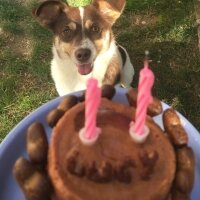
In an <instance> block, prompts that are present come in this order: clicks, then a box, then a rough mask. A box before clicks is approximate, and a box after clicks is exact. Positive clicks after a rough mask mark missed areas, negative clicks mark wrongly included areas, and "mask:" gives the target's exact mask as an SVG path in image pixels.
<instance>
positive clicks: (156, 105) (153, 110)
mask: <svg viewBox="0 0 200 200" xmlns="http://www.w3.org/2000/svg"><path fill="white" fill-rule="evenodd" d="M137 95H138V92H137V89H135V88H131V89H130V90H129V91H128V93H127V94H126V96H127V99H128V102H129V104H130V106H133V107H136V103H137ZM162 111H163V109H162V104H161V101H160V100H159V99H157V98H155V97H153V102H152V103H150V104H149V106H148V108H147V114H148V115H150V116H152V117H154V116H156V115H159V114H161V113H162Z"/></svg>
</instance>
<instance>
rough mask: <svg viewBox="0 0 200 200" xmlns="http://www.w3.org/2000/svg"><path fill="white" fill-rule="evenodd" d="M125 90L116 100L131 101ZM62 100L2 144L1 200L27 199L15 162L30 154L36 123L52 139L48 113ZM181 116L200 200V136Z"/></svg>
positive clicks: (34, 115) (44, 108)
mask: <svg viewBox="0 0 200 200" xmlns="http://www.w3.org/2000/svg"><path fill="white" fill-rule="evenodd" d="M125 92H126V90H125V89H117V94H116V95H115V97H114V99H113V100H114V101H117V102H122V103H125V104H127V100H126V97H125V95H124V94H125ZM75 94H78V93H75ZM61 99H62V97H58V98H56V99H54V100H52V101H50V102H48V103H46V104H44V105H43V106H41V107H40V108H38V109H37V110H35V111H34V112H33V113H31V114H30V115H28V116H27V117H26V118H25V119H23V120H22V121H21V122H20V123H19V124H18V125H17V126H16V127H15V128H14V129H13V130H12V131H11V132H10V133H9V134H8V135H7V137H6V138H5V139H4V141H3V142H2V143H1V144H0V200H24V196H23V193H22V192H21V190H20V188H19V187H18V185H17V183H16V181H15V179H14V178H13V176H12V167H13V164H14V163H15V161H16V159H17V158H18V157H20V156H24V157H27V154H26V144H25V139H26V130H27V127H28V126H29V125H30V124H31V123H32V122H34V121H40V122H42V123H43V125H44V127H45V130H46V133H47V135H48V139H49V138H50V135H51V129H50V127H49V126H48V125H47V123H46V115H47V113H48V112H49V111H50V110H52V109H53V108H55V107H56V106H57V105H58V104H59V102H60V101H61ZM168 107H169V106H168V105H166V104H164V103H163V108H164V109H166V108H168ZM179 115H180V117H181V121H182V124H183V126H184V128H185V130H186V131H187V133H188V135H189V146H191V147H192V148H193V150H194V153H195V158H196V168H195V184H194V188H193V191H192V194H191V200H198V199H200V189H199V188H200V135H199V132H198V131H197V130H196V129H195V128H194V127H193V125H192V124H191V123H190V122H189V121H188V120H187V119H186V118H184V117H183V116H182V115H181V114H179ZM154 120H155V121H156V123H158V124H159V125H160V126H161V127H163V124H162V117H161V115H159V116H157V117H155V118H154Z"/></svg>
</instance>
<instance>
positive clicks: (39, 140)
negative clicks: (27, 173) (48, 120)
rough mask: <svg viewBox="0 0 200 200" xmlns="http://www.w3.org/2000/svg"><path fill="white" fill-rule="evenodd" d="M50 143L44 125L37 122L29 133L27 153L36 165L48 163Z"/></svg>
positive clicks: (30, 128)
mask: <svg viewBox="0 0 200 200" xmlns="http://www.w3.org/2000/svg"><path fill="white" fill-rule="evenodd" d="M47 151H48V142H47V138H46V135H45V131H44V128H43V126H42V124H40V123H38V122H35V123H33V124H32V125H31V126H30V127H29V128H28V131H27V152H28V155H29V158H30V160H31V161H32V162H34V163H39V164H41V163H42V164H46V163H47Z"/></svg>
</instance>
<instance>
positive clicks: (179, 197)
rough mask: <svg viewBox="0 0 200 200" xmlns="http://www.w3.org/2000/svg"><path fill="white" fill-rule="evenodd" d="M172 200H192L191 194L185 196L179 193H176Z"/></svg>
mask: <svg viewBox="0 0 200 200" xmlns="http://www.w3.org/2000/svg"><path fill="white" fill-rule="evenodd" d="M172 200H190V196H189V194H184V193H181V192H179V191H174V192H173V194H172Z"/></svg>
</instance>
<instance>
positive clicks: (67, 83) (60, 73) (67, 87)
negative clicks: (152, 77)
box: [51, 41, 134, 96]
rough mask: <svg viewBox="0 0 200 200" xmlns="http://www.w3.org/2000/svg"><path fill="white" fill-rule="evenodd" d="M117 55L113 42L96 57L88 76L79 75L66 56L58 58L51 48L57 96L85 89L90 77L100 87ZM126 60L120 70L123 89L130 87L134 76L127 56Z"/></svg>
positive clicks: (52, 72)
mask: <svg viewBox="0 0 200 200" xmlns="http://www.w3.org/2000/svg"><path fill="white" fill-rule="evenodd" d="M119 54H120V53H119V51H118V48H117V46H116V45H115V42H114V41H113V42H112V44H111V46H110V48H109V49H108V50H107V51H106V52H104V53H102V54H100V55H98V56H97V58H96V60H95V62H94V67H93V71H92V73H90V74H88V75H80V74H79V73H78V71H77V67H76V65H75V64H74V62H73V61H72V59H71V58H70V57H69V56H67V55H65V57H64V58H63V57H62V58H60V57H59V56H58V54H57V51H56V49H55V47H53V55H54V56H53V60H52V62H51V75H52V77H53V80H54V82H55V84H56V89H57V92H58V94H59V95H60V96H63V95H66V94H69V93H71V92H75V91H80V90H84V89H86V82H87V80H88V78H90V77H94V78H96V79H97V80H98V82H99V86H101V85H102V81H103V79H104V76H105V73H106V70H107V67H108V65H109V64H110V62H111V59H112V57H113V56H119ZM126 59H127V60H126V63H125V66H124V67H123V68H121V69H122V70H121V81H120V84H121V85H122V86H123V87H130V84H131V81H132V79H133V76H134V68H133V66H132V64H131V62H130V58H129V57H128V54H127V58H126ZM121 66H122V65H121Z"/></svg>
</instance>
